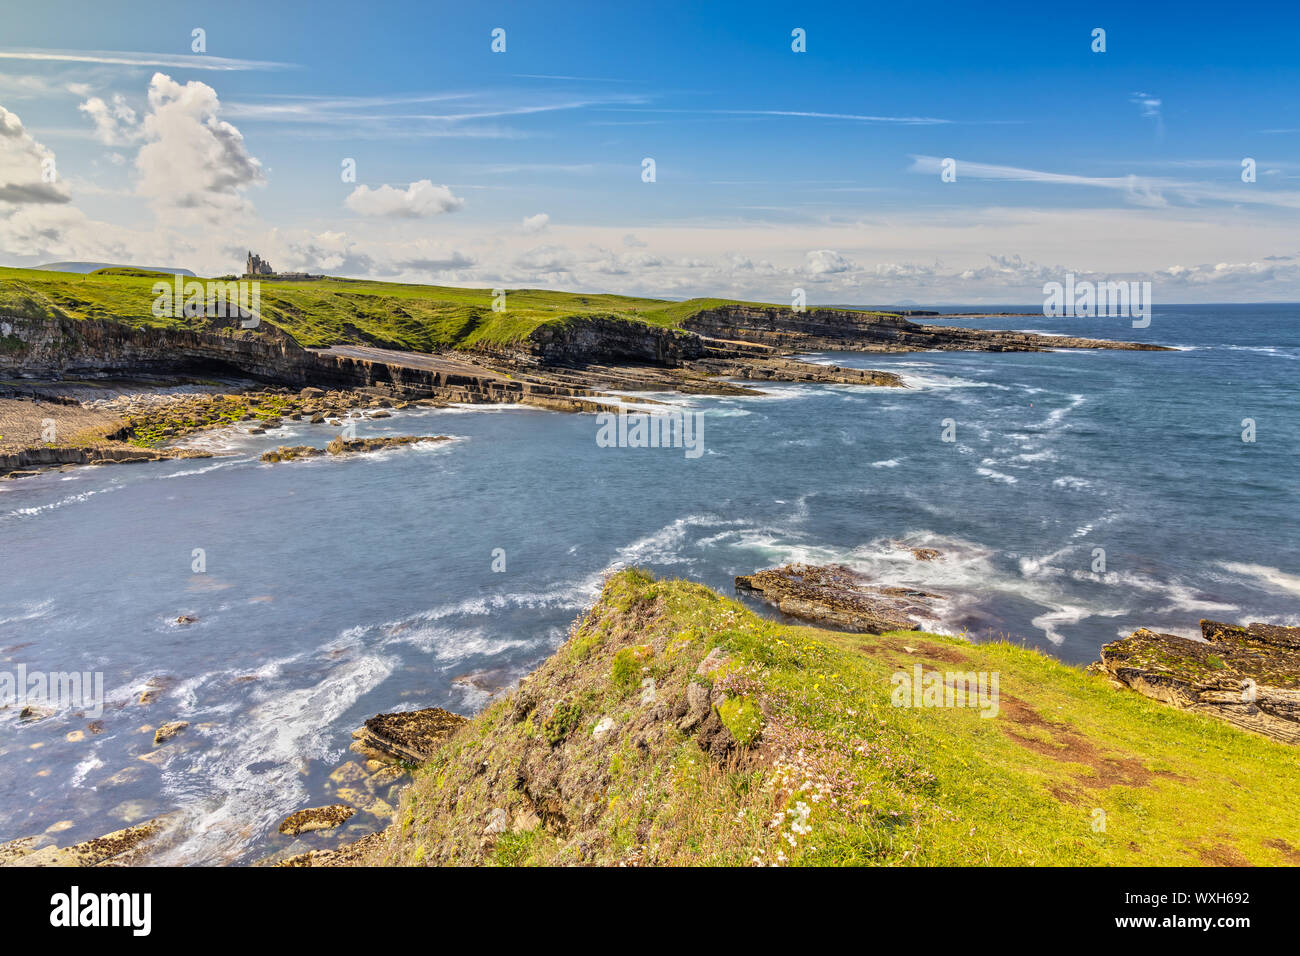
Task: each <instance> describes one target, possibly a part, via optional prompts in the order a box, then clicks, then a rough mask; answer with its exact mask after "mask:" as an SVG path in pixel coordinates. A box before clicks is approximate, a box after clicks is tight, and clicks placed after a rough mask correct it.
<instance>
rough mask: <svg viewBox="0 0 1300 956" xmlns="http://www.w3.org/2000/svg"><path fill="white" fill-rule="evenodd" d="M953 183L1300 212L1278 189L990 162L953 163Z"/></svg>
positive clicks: (933, 162)
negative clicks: (1039, 186) (1022, 185)
mask: <svg viewBox="0 0 1300 956" xmlns="http://www.w3.org/2000/svg"><path fill="white" fill-rule="evenodd" d="M942 162H943V161H942V160H941V159H939V158H938V157H937V156H913V157H912V165H911V167H910V171H911V172H914V173H926V174H930V175H936V176H937V175H938V174H939V173H940V171H941V169H942ZM956 172H957V181H958V182H961V180H962V179H990V180H1002V181H1005V182H1027V183H1045V184H1049V185H1058V186H1089V187H1092V188H1097V189H1111V190H1115V191H1117V192H1121V193H1123V194H1124V197H1125V199H1126V200H1127V201H1128V202H1130V203H1132V204H1134V205H1138V206H1167V205H1169V199H1168V196H1167V194H1168V195H1172V196H1174V197H1175V198H1177V199H1179V200H1181V201H1183V202H1185V203H1190V204H1195V203H1199V202H1222V203H1233V204H1236V203H1247V204H1251V205H1262V206H1276V207H1278V208H1280V209H1300V192H1297V191H1296V190H1282V189H1257V188H1254V186H1253V185H1252V186H1251V187H1249V188H1241V189H1238V188H1235V187H1226V186H1223V185H1220V184H1218V183H1206V182H1189V181H1186V180H1177V179H1165V178H1162V177H1156V176H1135V175H1128V176H1078V175H1074V174H1072V173H1051V172H1044V171H1042V170H1038V169H1024V168H1021V167H1018V166H999V165H996V164H992V163H974V162H969V161H967V160H961V159H959V160H956Z"/></svg>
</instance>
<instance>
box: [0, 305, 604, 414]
mask: <svg viewBox="0 0 1300 956" xmlns="http://www.w3.org/2000/svg"><path fill="white" fill-rule="evenodd" d="M0 322H3V325H4V326H5V327H8V328H9V334H8V335H5V336H3V337H0V376H4V377H9V378H33V379H46V380H60V379H67V378H113V377H124V376H133V375H177V374H204V373H206V374H210V375H223V374H224V375H236V376H240V377H246V378H252V379H256V380H259V381H263V382H270V383H274V384H278V385H287V386H291V387H294V388H303V387H306V386H320V387H324V388H363V387H374V386H380V387H387V388H392V389H395V390H396V391H397V392H399V393H403V394H410V395H420V396H434V397H438V398H442V399H444V400H447V401H462V402H530V403H535V404H539V405H547V406H548V407H556V408H562V409H567V408H574V409H576V408H578V407H579V406H581V405H583V402H582V401H581V398H580V397H581V396H585V395H587V394H589V391H588V390H587V389H582V388H566V387H561V386H554V385H547V384H539V383H532V382H524V381H514V380H509V379H503V378H500V377H494V376H486V375H477V374H474V373H472V372H461V371H456V370H452V369H445V368H444V369H435V368H422V367H419V366H418V365H414V364H411V365H406V364H397V363H395V362H386V361H380V360H372V359H367V358H359V357H354V356H349V355H339V354H333V353H325V352H316V351H310V350H308V349H304V348H302V347H301V346H300V345H298V343H297V342H295V341H294V340H293V338H292V337H291V336H289V335H287V334H285V333H284V332H282V331H280V330H279V329H276V328H275V327H274V326H271V325H268V324H263V326H262V327H261V328H260V329H259V330H258V331H256V332H253V331H250V330H246V329H241V328H238V327H237V326H236V327H234V328H224V329H218V330H215V331H211V332H202V331H194V330H190V329H158V328H136V327H133V326H130V325H127V324H125V323H120V322H107V321H102V320H97V319H65V318H40V319H30V318H23V317H18V316H0Z"/></svg>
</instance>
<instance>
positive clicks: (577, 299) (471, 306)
mask: <svg viewBox="0 0 1300 956" xmlns="http://www.w3.org/2000/svg"><path fill="white" fill-rule="evenodd" d="M160 280H163V281H171V277H170V276H167V275H163V274H160V273H144V272H139V271H136V270H126V269H104V270H100V271H99V272H94V273H90V274H88V275H81V274H77V273H69V272H48V271H43V270H38V269H7V268H0V315H2V314H7V315H19V316H30V317H38V316H47V315H65V316H68V317H70V318H78V319H113V320H118V321H124V322H129V323H131V324H134V325H145V326H158V325H163V326H171V327H195V328H200V327H202V326H203V325H204V321H203V319H201V318H195V319H186V318H172V317H167V318H161V319H160V318H157V317H155V316H154V315H153V312H152V306H153V302H154V295H153V293H152V291H151V287H152V286H153V284H154V283H155V282H157V281H160ZM190 281H196V280H190ZM197 281H202V280H197ZM261 297H262V317H263V319H264V320H265V321H267V322H269V323H271V324H273V325H275V326H278V327H279V328H281V329H284V330H285V331H286V332H289V333H290V334H291V335H293V336H294V338H295V339H297V340H298V342H299V343H300V344H302V345H305V346H309V347H311V346H326V345H336V344H345V343H347V344H369V345H378V346H383V347H386V348H398V349H409V350H414V351H420V352H434V351H439V350H442V349H451V348H474V347H482V346H491V345H499V344H503V343H508V342H512V341H518V340H520V339H522V338H524V337H526V336H527V335H528V333H530V332H531V331H532V330H533V329H534V328H536V327H537V326H538V325H540V324H542V323H543V322H561V321H564V320H565V319H566V318H569V317H572V316H583V315H603V316H610V317H614V318H621V319H627V320H633V321H640V322H647V323H650V324H653V325H660V326H677V325H680V324H681V322H683V321H684V320H685V319H686V318H688V317H689V316H691V315H692V314H694V313H695V312H698V311H699V310H701V309H704V308H708V307H710V306H716V305H720V304H723V303H724V302H726V301H728V300H723V299H692V300H689V301H687V302H671V301H668V300H664V299H638V298H630V297H627V296H619V295H582V294H579V293H570V292H550V291H546V290H541V289H511V290H508V291H507V294H506V310H505V311H504V312H494V311H493V309H492V290H491V289H457V288H451V287H447V286H431V285H410V284H404V283H397V282H373V281H368V280H354V279H332V278H327V279H323V280H316V281H303V282H288V281H279V280H275V281H263V282H262V283H261Z"/></svg>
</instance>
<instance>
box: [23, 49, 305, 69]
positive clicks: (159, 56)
mask: <svg viewBox="0 0 1300 956" xmlns="http://www.w3.org/2000/svg"><path fill="white" fill-rule="evenodd" d="M0 60H31V61H38V62H47V63H49V62H54V63H102V64H106V65H109V66H170V67H178V68H181V69H187V70H282V69H288V68H289V67H291V66H293V64H291V63H274V62H271V61H269V60H235V59H230V58H228V57H224V56H208V55H207V54H203V55H201V56H190V55H188V54H173V53H116V52H106V51H100V50H0Z"/></svg>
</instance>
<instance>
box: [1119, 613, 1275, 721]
mask: <svg viewBox="0 0 1300 956" xmlns="http://www.w3.org/2000/svg"><path fill="white" fill-rule="evenodd" d="M1201 634H1202V636H1203V637H1204V638H1205V640H1204V641H1196V640H1190V639H1188V638H1185V637H1179V636H1177V635H1175V634H1159V633H1156V632H1155V631H1149V630H1147V629H1146V628H1138V629H1137V630H1136V631H1134V632H1133V633H1132V634H1131V635H1129V636H1128V637H1126V638H1123V639H1121V640H1118V641H1112V642H1111V643H1110V644H1107V645H1105V646H1104V647H1102V649H1101V661H1100V666H1101V669H1102V670H1104V671H1105V672H1106V673H1107V674H1108V675H1110V677H1111V678H1112V679H1113V680H1115V681H1117V682H1119V683H1120V684H1122V685H1124V686H1126V687H1131V688H1132V689H1133V690H1136V691H1137V692H1138V693H1141V694H1145V695H1146V696H1147V697H1151V698H1153V699H1155V700H1159V701H1162V702H1164V703H1166V704H1170V705H1172V706H1174V707H1178V708H1180V709H1182V710H1191V711H1196V712H1197V713H1203V714H1209V715H1210V716H1213V717H1217V718H1219V719H1220V720H1225V721H1227V722H1228V723H1230V724H1232V725H1234V726H1236V727H1240V728H1241V729H1242V730H1248V731H1251V732H1252V733H1257V734H1262V735H1263V736H1265V737H1269V738H1271V739H1273V740H1276V741H1278V742H1280V743H1285V744H1293V745H1295V744H1300V627H1278V626H1276V625H1272V624H1249V625H1246V626H1244V627H1243V626H1240V625H1234V624H1224V623H1221V622H1219V621H1209V620H1203V621H1201Z"/></svg>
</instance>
